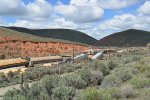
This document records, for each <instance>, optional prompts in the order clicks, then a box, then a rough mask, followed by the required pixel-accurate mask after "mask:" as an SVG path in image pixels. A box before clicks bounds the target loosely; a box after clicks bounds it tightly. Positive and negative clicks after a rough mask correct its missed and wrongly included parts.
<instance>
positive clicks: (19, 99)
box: [12, 94, 27, 100]
mask: <svg viewBox="0 0 150 100" xmlns="http://www.w3.org/2000/svg"><path fill="white" fill-rule="evenodd" d="M12 100H27V98H26V97H25V96H23V95H21V94H17V95H14V97H13V99H12Z"/></svg>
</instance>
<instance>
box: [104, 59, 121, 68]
mask: <svg viewBox="0 0 150 100" xmlns="http://www.w3.org/2000/svg"><path fill="white" fill-rule="evenodd" d="M106 65H107V67H108V68H109V69H110V70H112V69H114V68H116V67H118V66H119V65H118V63H116V62H115V61H113V60H109V61H107V63H106Z"/></svg>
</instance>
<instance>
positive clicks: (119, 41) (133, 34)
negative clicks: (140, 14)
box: [96, 29, 150, 46]
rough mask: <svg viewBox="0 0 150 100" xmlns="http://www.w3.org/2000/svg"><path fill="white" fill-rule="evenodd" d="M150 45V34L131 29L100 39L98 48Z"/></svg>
mask: <svg viewBox="0 0 150 100" xmlns="http://www.w3.org/2000/svg"><path fill="white" fill-rule="evenodd" d="M147 43H150V32H147V31H142V30H135V29H129V30H126V31H122V32H118V33H114V34H111V35H109V36H106V37H104V38H102V39H100V40H99V41H98V42H97V43H96V45H98V46H145V45H146V44H147Z"/></svg>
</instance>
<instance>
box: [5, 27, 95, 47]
mask: <svg viewBox="0 0 150 100" xmlns="http://www.w3.org/2000/svg"><path fill="white" fill-rule="evenodd" d="M5 28H7V29H11V30H15V31H18V32H23V33H27V34H32V35H36V36H39V37H44V38H51V39H61V40H67V41H72V42H80V43H84V44H89V45H94V44H95V43H96V42H97V40H96V39H94V38H92V37H90V36H88V35H86V34H85V33H82V32H79V31H76V30H70V29H27V28H21V27H5Z"/></svg>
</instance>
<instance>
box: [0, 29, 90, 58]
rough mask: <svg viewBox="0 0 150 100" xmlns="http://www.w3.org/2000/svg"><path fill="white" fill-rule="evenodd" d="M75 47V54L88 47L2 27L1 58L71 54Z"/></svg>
mask: <svg viewBox="0 0 150 100" xmlns="http://www.w3.org/2000/svg"><path fill="white" fill-rule="evenodd" d="M73 47H74V50H75V52H81V51H82V50H86V49H87V47H88V46H87V45H85V44H82V43H78V42H70V41H65V40H60V39H52V38H44V37H39V36H35V35H32V34H27V33H23V32H17V31H14V30H10V29H6V28H4V27H0V57H1V55H4V56H5V57H6V58H16V57H25V56H31V57H37V56H47V55H49V54H63V53H65V54H66V53H67V54H70V53H72V49H73Z"/></svg>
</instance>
